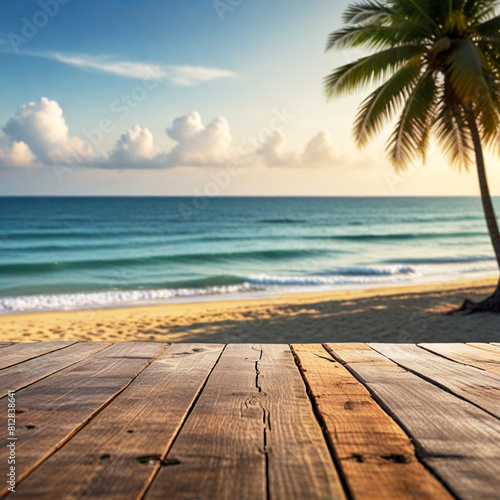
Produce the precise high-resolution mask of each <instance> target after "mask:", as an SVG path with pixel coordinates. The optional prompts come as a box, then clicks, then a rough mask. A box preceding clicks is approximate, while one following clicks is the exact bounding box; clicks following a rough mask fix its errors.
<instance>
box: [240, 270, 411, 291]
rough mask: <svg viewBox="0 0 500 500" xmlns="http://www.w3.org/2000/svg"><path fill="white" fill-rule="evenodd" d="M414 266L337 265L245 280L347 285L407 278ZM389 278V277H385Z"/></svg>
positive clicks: (246, 278) (255, 282)
mask: <svg viewBox="0 0 500 500" xmlns="http://www.w3.org/2000/svg"><path fill="white" fill-rule="evenodd" d="M416 274H417V271H416V269H415V268H413V267H410V266H385V267H382V266H373V267H368V266H367V267H365V266H359V267H356V266H353V267H339V268H336V269H333V270H329V271H325V272H323V273H320V274H314V275H307V276H273V275H268V274H257V275H252V276H246V277H245V281H247V282H248V283H250V284H251V285H253V286H255V285H261V286H275V285H281V286H317V285H320V286H321V285H324V286H327V285H349V284H353V285H356V284H367V283H371V282H373V283H379V282H380V281H381V280H383V279H386V281H388V282H390V279H391V278H394V279H396V280H398V281H399V280H408V278H409V276H410V275H416ZM387 278H389V279H387Z"/></svg>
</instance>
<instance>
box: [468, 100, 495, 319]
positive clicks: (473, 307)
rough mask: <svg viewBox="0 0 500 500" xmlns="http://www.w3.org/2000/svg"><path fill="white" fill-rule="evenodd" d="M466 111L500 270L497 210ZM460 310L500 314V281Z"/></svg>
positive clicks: (474, 129)
mask: <svg viewBox="0 0 500 500" xmlns="http://www.w3.org/2000/svg"><path fill="white" fill-rule="evenodd" d="M464 109H465V116H466V118H467V122H468V125H469V130H470V133H471V138H472V143H473V145H474V152H475V155H476V166H477V175H478V178H479V187H480V189H481V200H482V203H483V210H484V215H485V218H486V225H487V226H488V231H489V233H490V238H491V243H492V245H493V250H494V252H495V257H496V260H497V263H498V267H499V268H500V231H499V229H498V222H497V218H496V216H495V209H494V208H493V203H492V201H491V194H490V188H489V186H488V177H487V175H486V167H485V163H484V154H483V147H482V145H481V136H480V135H479V130H478V128H477V122H476V116H475V114H474V111H473V109H472V108H470V107H468V106H464ZM460 310H462V311H469V312H480V311H494V312H500V280H499V282H498V285H497V288H496V290H495V292H494V293H493V295H491V296H490V297H488V298H487V299H485V300H483V301H481V302H478V303H474V302H472V301H470V300H466V301H465V302H464V304H463V306H462V307H461V308H460Z"/></svg>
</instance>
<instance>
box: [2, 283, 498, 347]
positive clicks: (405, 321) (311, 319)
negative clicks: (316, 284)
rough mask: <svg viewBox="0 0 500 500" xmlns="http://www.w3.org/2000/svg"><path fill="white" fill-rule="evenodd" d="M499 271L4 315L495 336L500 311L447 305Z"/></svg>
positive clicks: (176, 328)
mask: <svg viewBox="0 0 500 500" xmlns="http://www.w3.org/2000/svg"><path fill="white" fill-rule="evenodd" d="M495 283H496V279H495V278H484V279H475V280H467V281H457V282H452V283H445V284H436V285H435V284H433V285H420V286H411V287H397V288H383V289H371V290H363V291H359V290H353V291H342V292H327V293H313V294H300V295H286V296H280V297H273V298H266V299H258V300H241V301H219V302H197V303H183V304H162V305H154V306H146V307H130V308H121V309H99V310H84V311H65V312H45V313H34V314H21V315H5V316H0V340H3V341H38V340H57V339H68V340H69V339H75V340H107V341H113V342H118V341H126V340H127V341H130V340H138V341H164V342H165V341H167V342H215V343H226V342H262V343H275V342H359V341H362V342H430V341H432V342H471V341H477V342H493V341H500V327H499V323H498V316H495V315H490V314H482V315H473V316H465V317H450V316H445V315H443V312H445V311H447V310H449V309H450V308H452V307H453V306H456V305H458V304H460V303H461V301H462V300H463V299H464V298H466V297H469V298H472V299H479V298H481V297H483V296H486V295H487V294H488V293H489V292H491V290H492V288H493V286H494V285H495Z"/></svg>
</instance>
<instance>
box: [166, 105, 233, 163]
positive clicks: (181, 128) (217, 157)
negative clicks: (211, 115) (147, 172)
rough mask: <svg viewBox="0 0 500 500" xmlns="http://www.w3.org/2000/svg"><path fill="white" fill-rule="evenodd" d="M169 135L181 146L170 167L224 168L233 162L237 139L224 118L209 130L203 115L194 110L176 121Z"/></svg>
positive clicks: (173, 153) (170, 157) (171, 157)
mask: <svg viewBox="0 0 500 500" xmlns="http://www.w3.org/2000/svg"><path fill="white" fill-rule="evenodd" d="M167 135H168V136H169V137H170V138H171V139H173V140H174V141H176V142H177V143H178V144H177V145H176V146H175V147H174V148H173V149H172V151H171V152H170V153H169V154H168V155H167V162H168V164H169V165H191V166H196V165H220V164H224V163H226V162H228V161H229V160H230V159H231V151H230V146H231V143H232V141H233V138H232V137H231V133H230V131H229V124H228V123H227V120H226V119H225V118H223V117H218V118H216V119H215V120H213V121H211V122H210V123H209V124H208V125H207V126H206V127H205V126H204V125H203V123H202V121H201V116H200V115H199V114H198V113H197V112H196V111H193V112H192V113H189V114H188V115H185V116H181V117H179V118H176V119H175V120H174V122H173V124H172V127H171V128H168V129H167Z"/></svg>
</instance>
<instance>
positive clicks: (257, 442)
mask: <svg viewBox="0 0 500 500" xmlns="http://www.w3.org/2000/svg"><path fill="white" fill-rule="evenodd" d="M260 353H261V350H260V346H253V345H245V344H239V345H234V344H232V345H228V346H227V347H226V349H225V350H224V352H223V353H222V356H221V358H220V359H219V361H218V363H217V365H216V366H215V368H214V371H213V372H212V374H211V375H210V377H209V379H208V381H207V384H206V386H205V388H204V389H203V392H202V393H201V395H200V397H199V399H198V401H197V402H196V405H195V407H194V409H193V411H192V412H191V414H190V415H189V417H188V419H187V421H186V423H185V424H184V426H183V427H182V429H181V432H180V434H179V436H178V437H177V439H176V440H175V442H174V444H173V446H172V448H171V449H170V451H169V453H168V455H167V460H169V461H170V462H173V461H176V462H178V464H177V465H175V466H170V467H161V468H160V470H159V472H158V474H157V476H156V477H155V479H154V481H153V483H152V485H151V487H150V488H149V490H148V491H147V493H146V497H145V498H146V499H148V500H151V499H156V498H158V499H160V500H164V499H165V498H168V497H166V492H168V495H169V497H170V498H172V499H174V498H175V499H176V500H183V499H189V500H193V499H195V498H201V499H203V500H207V499H219V500H235V499H238V498H245V497H244V496H242V495H246V497H247V498H249V499H260V498H266V495H267V492H266V456H265V452H264V447H265V444H264V422H263V410H262V407H261V405H260V400H259V399H260V398H259V391H258V389H257V386H256V384H255V380H256V370H255V363H256V362H257V361H258V360H259V359H260Z"/></svg>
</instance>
